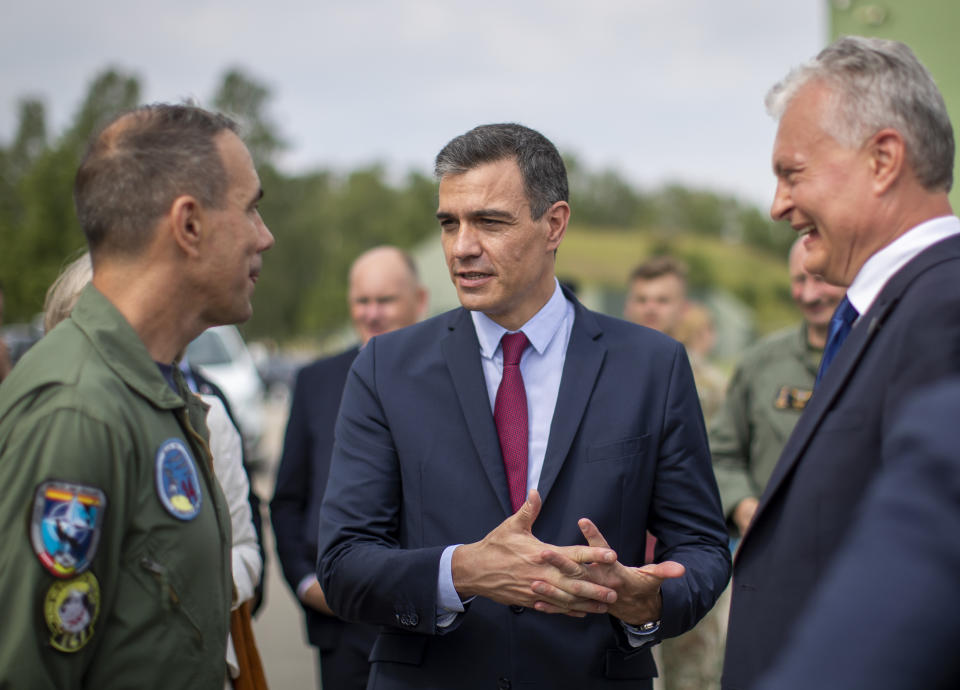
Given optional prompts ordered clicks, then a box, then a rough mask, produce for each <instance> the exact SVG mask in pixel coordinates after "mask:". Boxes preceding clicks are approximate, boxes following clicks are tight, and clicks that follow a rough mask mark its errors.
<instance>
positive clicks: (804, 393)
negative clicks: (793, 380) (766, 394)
mask: <svg viewBox="0 0 960 690" xmlns="http://www.w3.org/2000/svg"><path fill="white" fill-rule="evenodd" d="M812 396H813V391H812V390H809V389H805V388H797V387H795V386H782V387H781V388H780V390H779V392H778V393H777V397H776V399H774V401H773V406H774V407H775V408H776V409H778V410H796V411H798V412H800V411H803V408H805V407H806V406H807V403H808V402H809V401H810V398H811V397H812Z"/></svg>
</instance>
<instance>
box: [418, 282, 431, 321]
mask: <svg viewBox="0 0 960 690" xmlns="http://www.w3.org/2000/svg"><path fill="white" fill-rule="evenodd" d="M428 303H429V298H428V296H427V288H425V287H423V286H422V285H420V286H419V287H417V318H420V319H422V318H423V316H424V314H426V313H427V304H428Z"/></svg>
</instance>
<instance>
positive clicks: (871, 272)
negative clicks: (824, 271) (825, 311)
mask: <svg viewBox="0 0 960 690" xmlns="http://www.w3.org/2000/svg"><path fill="white" fill-rule="evenodd" d="M958 234H960V219H958V218H957V217H956V216H941V217H939V218H933V219H931V220H928V221H924V222H923V223H920V225H917V226H915V227H913V228H910V229H909V230H907V231H906V232H905V233H903V234H902V235H900V237H898V238H897V239H895V240H894V241H893V242H891V243H890V244H888V245H887V246H886V247H884V248H883V249H881V250H880V251H878V252H877V253H876V254H874V255H873V256H871V257H870V258H869V259H867V262H866V263H865V264H863V266H862V267H861V269H860V271H859V272H858V273H857V275H856V277H855V278H854V279H853V282H852V283H851V284H850V287H849V288H847V299H849V300H850V303H851V304H852V305H853V306H854V307H855V308H856V310H857V311H858V312H859V313H860V314H865V313H866V312H867V310H868V309H870V307H871V306H872V305H873V302H874V300H876V299H877V295H879V294H880V291H881V290H883V286H884V285H886V284H887V281H888V280H890V278H892V277H893V275H894V274H895V273H896V272H897V271H899V270H900V269H901V268H903V267H904V266H905V265H906V264H907V263H908V262H909V261H910V260H911V259H913V258H914V257H916V256H917V254H919V253H920V252H922V251H923V250H924V249H926V248H927V247H930V246H932V245H934V244H936V243H937V242H940V241H941V240H945V239H947V238H948V237H952V236H953V235H958Z"/></svg>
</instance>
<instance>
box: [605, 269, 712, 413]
mask: <svg viewBox="0 0 960 690" xmlns="http://www.w3.org/2000/svg"><path fill="white" fill-rule="evenodd" d="M687 273H688V269H687V265H686V264H685V263H684V262H683V261H681V260H680V259H677V258H675V257H673V256H666V255H660V256H654V257H653V258H651V259H648V260H647V261H644V262H643V263H642V264H640V265H639V266H637V267H636V268H635V269H634V270H633V272H632V273H631V274H630V280H629V283H628V286H627V298H626V301H625V302H624V306H623V317H624V318H625V319H626V320H627V321H632V322H633V323H637V324H640V325H641V326H646V327H647V328H652V329H654V330H657V331H660V332H661V333H664V334H666V335H669V336H670V337H671V338H674V339H675V340H679V341H680V342H681V343H683V345H684V347H686V349H687V356H688V358H689V359H690V367H691V368H692V369H693V380H694V382H695V384H696V386H697V395H698V396H699V398H700V407H701V409H702V410H703V417H704V419H705V420H706V422H707V423H708V424H709V423H710V421H711V419H712V418H713V415H714V414H715V413H716V411H717V410H718V409H719V408H720V404H721V403H722V402H723V394H724V388H725V386H726V377H724V375H723V374H722V373H721V372H720V371H719V370H718V369H717V368H716V367H714V366H713V365H712V364H710V362H709V361H708V360H707V357H706V355H705V354H701V353H700V351H699V350H698V347H697V346H700V345H701V343H699V342H695V341H696V340H697V337H698V336H700V335H702V333H704V332H708V331H709V329H710V328H711V327H712V317H711V316H710V313H709V311H707V310H706V307H703V306H702V305H697V304H692V303H690V302H689V301H688V300H687ZM698 318H699V321H700V323H699V324H697V323H696V321H697V320H698ZM686 319H690V321H689V322H688V323H686V324H685V323H684V321H685V320H686ZM697 325H699V326H700V327H701V328H700V329H697V328H694V327H695V326H697ZM688 344H693V345H694V349H692V350H691V349H690V347H689V345H688Z"/></svg>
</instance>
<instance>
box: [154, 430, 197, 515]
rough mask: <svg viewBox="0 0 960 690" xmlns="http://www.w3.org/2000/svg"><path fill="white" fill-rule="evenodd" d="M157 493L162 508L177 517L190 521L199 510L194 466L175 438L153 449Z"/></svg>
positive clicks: (182, 443) (185, 448) (185, 449)
mask: <svg viewBox="0 0 960 690" xmlns="http://www.w3.org/2000/svg"><path fill="white" fill-rule="evenodd" d="M156 463H157V495H159V496H160V501H161V502H162V503H163V507H164V508H166V509H167V512H168V513H170V514H171V515H172V516H173V517H175V518H177V519H179V520H192V519H193V518H195V517H197V514H198V513H199V512H200V504H201V503H202V502H203V495H202V494H201V492H200V480H199V478H198V477H197V465H196V463H195V462H194V461H193V457H192V456H191V455H190V451H189V450H187V446H186V444H185V443H184V442H183V441H181V440H180V439H179V438H171V439H167V440H166V441H164V442H163V443H161V444H160V448H159V449H158V450H157V459H156Z"/></svg>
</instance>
